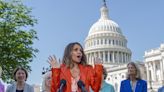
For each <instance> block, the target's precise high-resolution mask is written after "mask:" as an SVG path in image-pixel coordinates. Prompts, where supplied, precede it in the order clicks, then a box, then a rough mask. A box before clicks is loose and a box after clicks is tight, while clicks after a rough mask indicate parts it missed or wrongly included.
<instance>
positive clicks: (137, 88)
mask: <svg viewBox="0 0 164 92" xmlns="http://www.w3.org/2000/svg"><path fill="white" fill-rule="evenodd" d="M140 88H141V82H140V80H137V84H136V89H135V92H140Z"/></svg>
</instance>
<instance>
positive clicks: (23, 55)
mask: <svg viewBox="0 0 164 92" xmlns="http://www.w3.org/2000/svg"><path fill="white" fill-rule="evenodd" d="M31 10H32V9H31V8H28V7H27V6H25V5H24V4H23V3H22V2H21V1H18V0H17V1H15V0H14V1H5V0H0V66H1V67H2V69H3V72H2V79H3V80H4V81H5V82H11V81H12V78H13V74H12V73H13V70H14V69H15V68H16V67H18V66H21V67H24V68H26V69H27V70H28V71H31V67H30V65H29V63H30V62H32V60H33V58H34V57H35V53H37V52H38V50H37V49H35V48H33V41H34V40H35V39H38V38H37V33H36V31H35V30H34V29H32V28H33V26H34V24H36V23H37V20H36V19H35V18H34V17H33V16H32V15H30V13H31Z"/></svg>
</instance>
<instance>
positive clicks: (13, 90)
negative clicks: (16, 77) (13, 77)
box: [6, 82, 34, 92]
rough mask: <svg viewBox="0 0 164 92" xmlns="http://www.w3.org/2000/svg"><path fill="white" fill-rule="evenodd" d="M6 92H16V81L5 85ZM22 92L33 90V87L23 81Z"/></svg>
mask: <svg viewBox="0 0 164 92" xmlns="http://www.w3.org/2000/svg"><path fill="white" fill-rule="evenodd" d="M6 92H16V82H15V83H13V84H11V85H9V86H7V89H6ZM23 92H34V88H33V87H32V86H30V85H29V84H27V83H25V86H24V90H23Z"/></svg>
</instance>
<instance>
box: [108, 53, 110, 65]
mask: <svg viewBox="0 0 164 92" xmlns="http://www.w3.org/2000/svg"><path fill="white" fill-rule="evenodd" d="M109 62H110V51H108V63H109Z"/></svg>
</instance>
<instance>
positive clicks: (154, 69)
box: [153, 61, 157, 81]
mask: <svg viewBox="0 0 164 92" xmlns="http://www.w3.org/2000/svg"><path fill="white" fill-rule="evenodd" d="M153 74H154V81H156V80H157V78H156V76H157V75H156V67H155V61H153Z"/></svg>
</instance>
